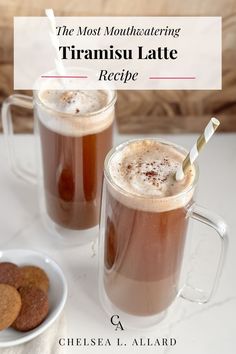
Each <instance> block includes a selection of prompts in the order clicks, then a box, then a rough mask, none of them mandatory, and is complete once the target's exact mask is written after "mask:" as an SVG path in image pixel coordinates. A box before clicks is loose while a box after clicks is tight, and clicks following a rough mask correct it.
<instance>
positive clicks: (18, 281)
mask: <svg viewBox="0 0 236 354" xmlns="http://www.w3.org/2000/svg"><path fill="white" fill-rule="evenodd" d="M0 284H8V285H11V286H14V287H15V288H16V289H18V288H19V287H20V286H21V285H22V273H21V270H20V268H19V267H18V266H17V265H16V264H14V263H10V262H2V263H0Z"/></svg>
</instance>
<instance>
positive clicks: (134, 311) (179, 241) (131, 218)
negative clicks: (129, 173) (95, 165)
mask: <svg viewBox="0 0 236 354" xmlns="http://www.w3.org/2000/svg"><path fill="white" fill-rule="evenodd" d="M142 140H150V139H138V140H131V141H128V142H126V143H123V144H121V145H119V146H118V147H116V148H114V149H112V150H111V151H110V152H109V154H108V155H107V157H106V160H105V168H104V185H103V196H102V208H101V221H100V237H99V296H100V301H101V303H102V305H103V308H104V310H105V311H106V312H107V313H108V314H109V316H112V315H114V314H118V315H119V316H120V321H121V322H122V323H123V324H124V325H125V326H127V327H130V328H148V327H151V326H154V325H156V324H157V323H158V322H160V321H161V320H162V319H163V318H164V317H165V315H166V312H167V309H168V308H169V306H170V305H171V304H172V303H173V301H174V300H175V298H176V297H177V296H182V297H183V298H185V299H188V300H190V301H193V302H198V303H205V302H208V301H209V299H210V298H211V297H212V294H213V292H214V291H215V289H216V287H217V284H218V280H219V277H220V274H221V271H222V266H223V262H224V259H225V252H226V248H227V231H226V230H227V227H226V224H225V222H224V220H223V219H222V218H221V217H219V216H218V215H215V214H214V213H212V212H210V211H209V210H207V209H204V208H202V207H200V206H198V205H196V204H195V190H196V186H197V182H198V166H197V164H196V163H195V164H194V166H195V171H196V174H195V178H194V180H193V182H192V183H191V185H190V187H189V188H187V190H184V191H183V192H181V193H179V194H177V195H174V196H169V197H163V198H161V200H160V199H159V197H153V196H150V195H146V196H145V195H144V196H140V195H136V194H135V195H134V194H132V193H131V192H128V191H127V190H125V189H123V188H121V187H120V186H119V185H117V183H116V182H115V180H114V179H113V177H112V175H111V173H110V170H109V165H110V161H111V159H112V158H113V157H114V156H115V155H116V153H119V152H121V151H122V149H124V148H125V147H126V146H127V145H129V144H132V143H133V142H136V141H142ZM152 140H154V141H155V140H156V141H157V142H159V143H162V144H164V145H165V144H166V146H170V147H173V148H175V149H176V150H177V151H179V152H181V153H182V154H184V155H186V154H187V151H186V150H185V149H183V148H182V147H180V146H177V145H175V144H172V143H169V142H166V141H162V140H158V139H152ZM114 161H115V160H114ZM162 199H165V202H167V203H168V205H169V203H172V206H173V208H170V209H171V210H169V209H168V211H163V210H162V208H163V207H161V209H160V204H159V207H158V208H157V209H159V210H153V209H152V210H149V209H148V207H147V205H148V201H150V202H151V205H152V206H153V205H157V206H158V203H159V201H160V202H163V200H162ZM155 203H157V204H155ZM180 203H181V207H180ZM145 206H146V207H145ZM147 209H148V210H147ZM154 209H155V208H154ZM190 218H192V219H194V220H197V221H200V222H201V223H204V224H206V225H208V226H210V227H211V228H213V229H214V230H215V231H216V235H217V236H218V237H219V239H220V241H221V253H220V258H219V262H218V266H217V270H216V276H215V278H214V282H213V287H212V289H211V291H210V293H209V294H205V293H204V291H202V290H201V289H198V288H194V287H193V286H192V285H191V286H190V285H185V286H183V288H182V289H179V276H180V272H181V264H182V258H183V253H184V245H185V238H186V233H187V228H188V221H189V219H190Z"/></svg>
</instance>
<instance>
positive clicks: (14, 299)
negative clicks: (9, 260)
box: [0, 284, 21, 331]
mask: <svg viewBox="0 0 236 354" xmlns="http://www.w3.org/2000/svg"><path fill="white" fill-rule="evenodd" d="M20 309H21V297H20V294H19V293H18V291H17V290H16V288H14V287H13V286H11V285H8V284H0V331H1V330H3V329H5V328H7V327H9V326H11V324H12V323H13V322H14V321H15V319H16V318H17V316H18V315H19V312H20Z"/></svg>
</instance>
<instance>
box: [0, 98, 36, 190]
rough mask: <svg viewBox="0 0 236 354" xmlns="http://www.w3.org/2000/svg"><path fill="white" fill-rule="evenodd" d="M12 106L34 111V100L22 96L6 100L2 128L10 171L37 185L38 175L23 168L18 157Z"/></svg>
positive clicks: (3, 107)
mask: <svg viewBox="0 0 236 354" xmlns="http://www.w3.org/2000/svg"><path fill="white" fill-rule="evenodd" d="M11 106H18V107H23V108H28V109H33V98H32V97H30V96H25V95H20V94H15V95H11V96H9V97H8V98H6V99H5V100H4V101H3V104H2V126H3V133H4V136H5V142H6V147H7V152H8V157H9V162H10V169H11V170H12V172H13V173H14V174H15V175H16V176H17V177H19V178H21V179H23V180H25V181H27V182H30V183H34V184H35V183H36V174H35V173H33V172H32V171H30V170H29V169H27V167H25V166H23V165H22V164H21V163H19V161H18V160H17V157H16V153H15V147H14V142H13V135H14V130H13V123H12V115H11Z"/></svg>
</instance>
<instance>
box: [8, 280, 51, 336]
mask: <svg viewBox="0 0 236 354" xmlns="http://www.w3.org/2000/svg"><path fill="white" fill-rule="evenodd" d="M18 291H19V293H20V296H21V301H22V306H21V310H20V313H19V315H18V317H17V319H16V320H15V321H14V322H13V324H12V327H13V328H15V329H17V330H18V331H22V332H25V331H30V330H31V329H34V328H35V327H37V326H38V325H40V323H41V322H43V320H44V319H45V318H46V316H47V314H48V296H47V294H45V292H44V291H43V290H41V289H39V288H36V287H20V288H19V290H18Z"/></svg>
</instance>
